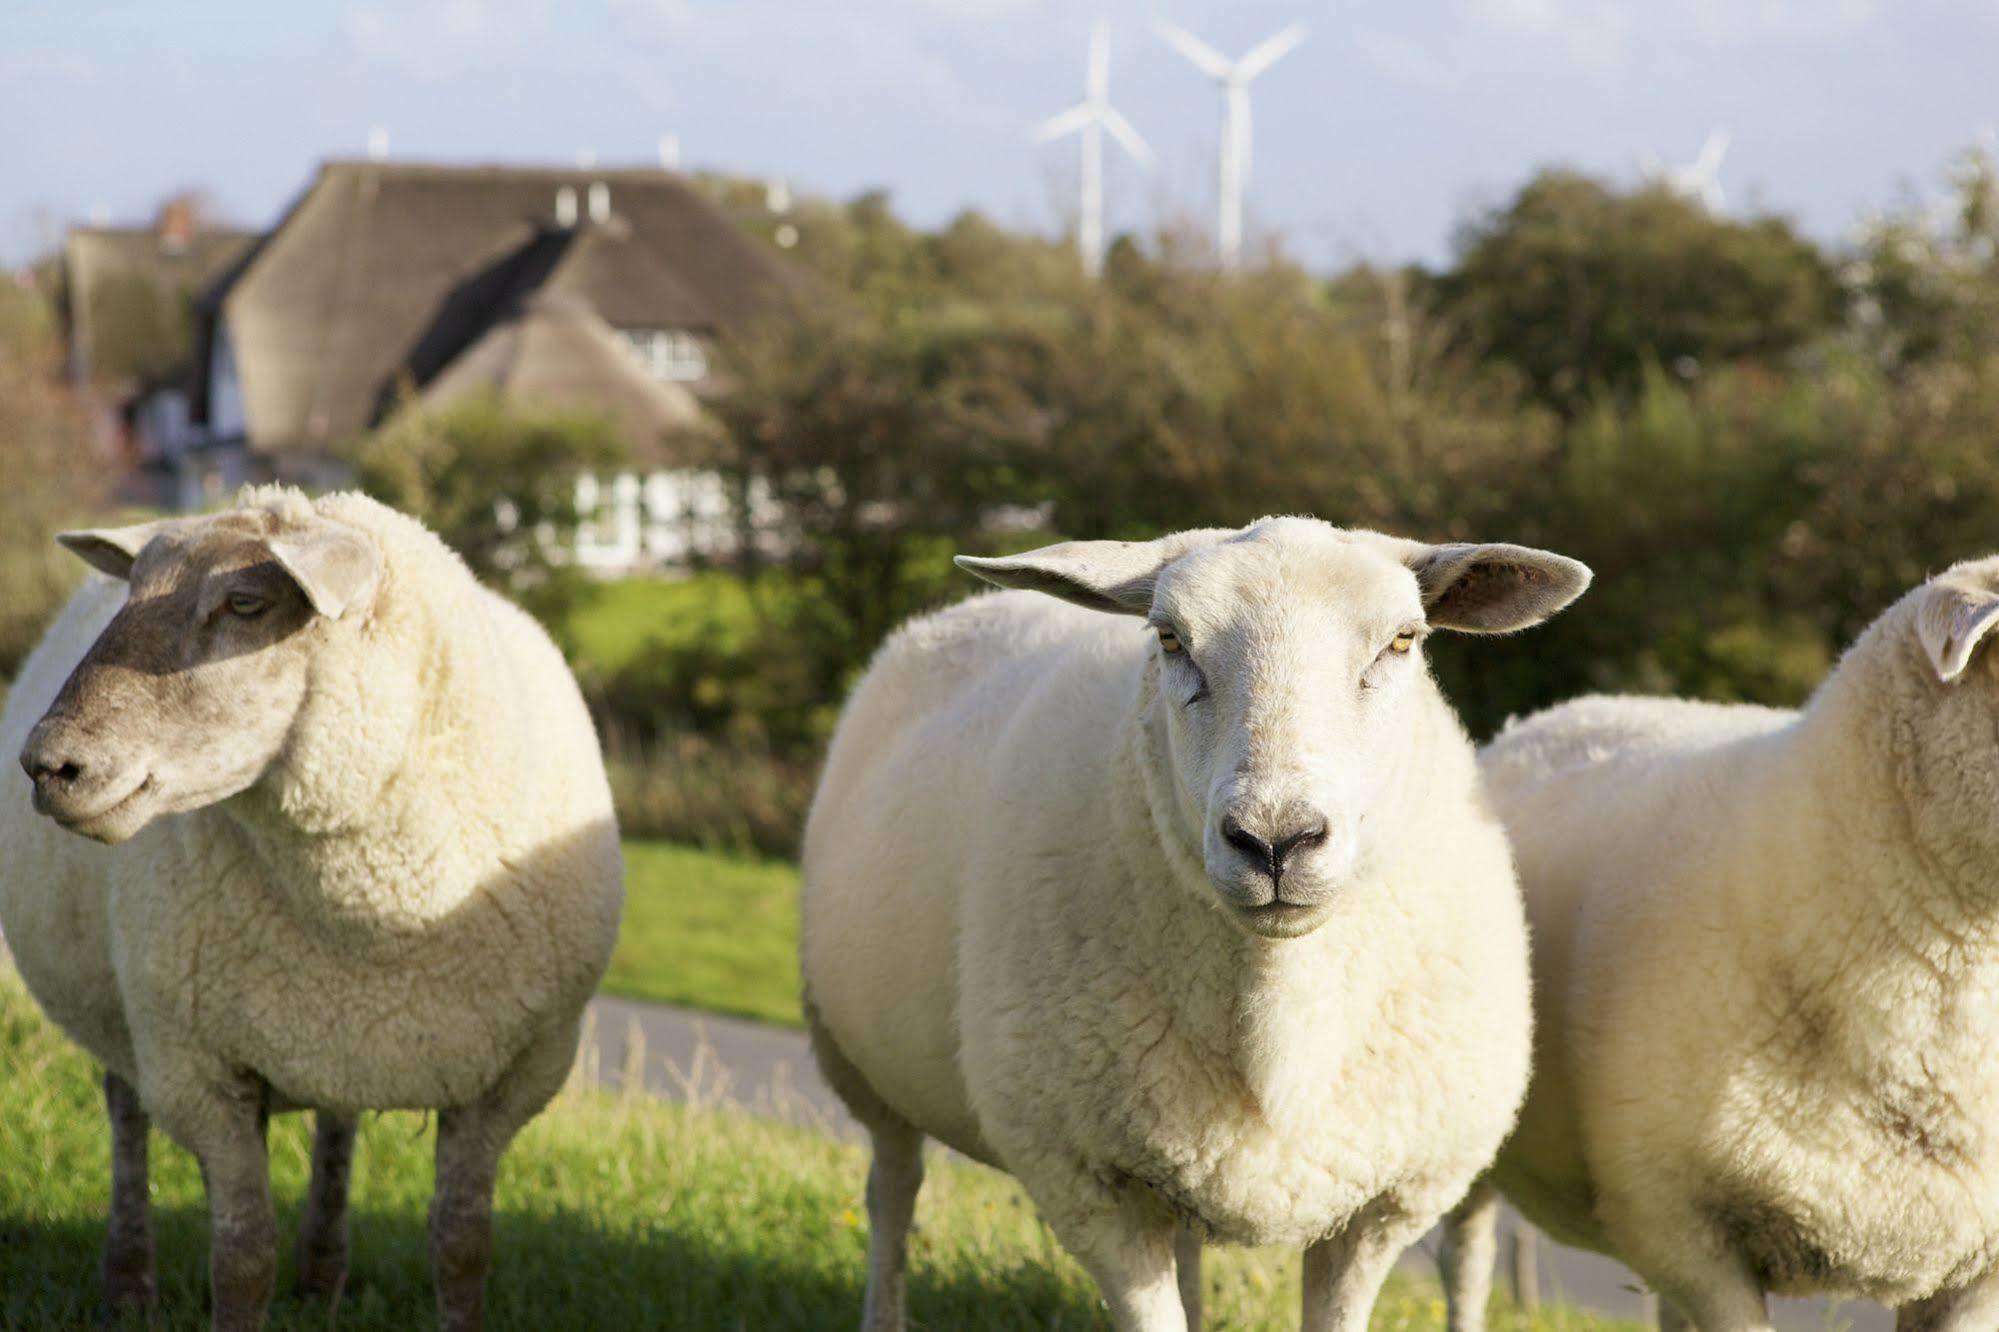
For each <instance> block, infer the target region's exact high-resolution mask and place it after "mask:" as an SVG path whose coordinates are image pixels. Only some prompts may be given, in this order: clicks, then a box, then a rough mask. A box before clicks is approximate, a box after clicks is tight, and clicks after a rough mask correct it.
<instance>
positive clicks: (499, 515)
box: [349, 393, 626, 616]
mask: <svg viewBox="0 0 1999 1332" xmlns="http://www.w3.org/2000/svg"><path fill="white" fill-rule="evenodd" d="M349 457H350V460H351V461H352V462H353V465H354V472H355V480H356V483H357V484H358V485H359V486H360V487H361V489H363V490H365V491H367V492H368V493H369V494H370V495H373V496H374V497H375V498H376V499H378V500H381V501H382V502H383V503H384V504H388V505H391V506H393V507H395V508H398V509H401V510H402V511H403V512H405V513H411V514H415V515H416V516H417V517H419V518H421V519H423V520H424V522H425V523H427V524H429V525H430V527H431V529H432V530H433V531H435V532H436V533H437V534H438V535H439V536H441V537H443V538H444V540H445V541H446V542H448V543H449V544H450V545H451V547H452V549H454V550H456V551H457V552H458V553H459V554H460V555H461V556H463V557H464V559H465V562H466V564H468V565H470V566H471V569H472V572H473V573H474V574H476V575H477V576H478V577H479V578H480V579H481V580H483V581H485V582H488V583H490V584H492V585H494V586H496V587H499V588H501V589H503V590H506V591H509V592H511V593H513V594H515V595H516V596H519V597H520V598H521V599H522V600H523V601H524V602H525V603H526V604H528V605H529V608H530V609H534V610H537V611H538V612H540V613H544V614H546V615H550V616H553V615H556V614H559V613H560V610H561V608H562V607H564V606H565V605H566V604H567V603H568V600H569V598H570V597H572V596H573V595H574V594H575V591H576V589H577V587H578V585H579V583H580V579H581V575H580V574H579V573H578V572H577V571H576V570H575V568H574V567H573V566H570V565H566V564H564V563H562V562H561V561H560V559H559V557H558V552H560V551H563V550H566V549H569V548H571V547H572V545H573V543H574V538H575V534H576V527H577V522H578V514H577V512H576V479H577V477H578V476H579V475H581V474H582V473H584V472H586V471H597V470H604V469H608V468H614V467H616V466H618V465H619V464H621V463H622V462H623V461H624V460H625V457H626V446H625V443H624V441H623V440H622V438H621V437H620V436H619V434H618V431H617V427H616V426H615V425H614V424H613V422H612V420H611V418H610V417H608V416H605V415H601V414H598V413H592V412H583V411H574V410H569V409H565V408H554V407H543V406H537V405H535V404H532V403H528V404H523V403H517V402H513V401H511V400H509V399H505V398H502V397H500V396H499V395H497V394H492V393H482V394H476V395H473V396H471V397H468V398H465V399H463V400H462V401H459V402H456V403H453V404H451V405H450V406H448V407H445V408H442V409H439V410H434V411H433V410H428V409H425V408H423V407H421V406H419V405H418V404H417V403H415V402H414V401H411V402H408V403H406V404H405V405H404V406H403V407H402V408H401V410H399V411H398V412H396V414H395V415H393V416H392V417H390V418H389V420H388V422H387V423H386V424H384V425H383V426H382V427H381V428H380V429H378V430H376V431H374V432H373V433H372V434H368V435H365V436H363V437H361V438H360V439H359V440H357V441H355V443H354V444H353V445H352V447H351V448H350V450H349Z"/></svg>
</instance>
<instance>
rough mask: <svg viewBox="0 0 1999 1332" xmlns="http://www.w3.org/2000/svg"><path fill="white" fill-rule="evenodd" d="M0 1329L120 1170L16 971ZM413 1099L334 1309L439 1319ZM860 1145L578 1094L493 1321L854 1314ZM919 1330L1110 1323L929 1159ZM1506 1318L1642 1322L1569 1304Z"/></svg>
mask: <svg viewBox="0 0 1999 1332" xmlns="http://www.w3.org/2000/svg"><path fill="white" fill-rule="evenodd" d="M0 1070H4V1072H0V1327H4V1328H37V1329H41V1328H51V1329H55V1328H81V1327H87V1326H90V1324H91V1319H92V1317H93V1313H94V1302H95V1300H96V1294H97V1255H98V1246H99V1243H100V1241H101V1239H102V1225H103V1209H104V1202H105V1196H106V1191H107V1189H108V1187H109V1185H108V1164H107V1148H106V1139H105V1128H104V1118H103V1114H102V1111H101V1109H100V1104H101V1103H100V1100H99V1096H98V1083H97V1073H96V1070H95V1068H94V1067H93V1066H91V1065H90V1063H89V1062H88V1061H87V1060H86V1059H85V1057H84V1056H83V1055H82V1054H80V1053H79V1052H77V1051H76V1049H75V1048H74V1047H72V1046H71V1045H69V1043H68V1042H67V1041H65V1040H64V1039H63V1038H62V1037H61V1036H60V1035H59V1034H58V1033H57V1032H56V1031H55V1030H54V1028H52V1027H51V1026H49V1025H48V1024H47V1023H46V1022H45V1021H43V1019H42V1018H41V1016H40V1015H39V1013H38V1012H37V1011H36V1010H35V1008H34V1006H33V1004H32V1003H31V1002H30V1001H29V1000H28V998H27V996H26V994H25V992H24V991H23V990H22V989H21V986H20V982H19V981H18V979H16V978H15V976H14V975H13V973H12V972H11V970H5V969H4V967H0ZM305 1128H306V1121H305V1120H304V1118H303V1117H301V1116H295V1115H293V1116H284V1117H282V1118H281V1119H279V1120H278V1121H277V1122H276V1123H275V1124H274V1126H273V1129H272V1133H271V1156H272V1161H273V1176H274V1179H275V1182H276V1191H277V1196H278V1206H279V1213H280V1217H281V1226H282V1227H283V1228H284V1231H285V1233H284V1236H283V1242H284V1244H285V1245H286V1249H285V1252H286V1259H285V1267H284V1270H283V1272H282V1273H281V1276H280V1287H281V1289H283V1288H284V1287H285V1286H286V1285H287V1284H288V1282H289V1279H290V1259H289V1245H290V1238H291V1236H290V1227H291V1225H292V1224H294V1221H295V1217H296V1213H297V1209H298V1203H299V1199H300V1196H301V1194H302V1191H303V1188H304V1182H305V1176H306V1162H307V1152H308V1146H309V1143H308V1139H307V1136H306V1134H305V1132H304V1130H305ZM428 1130H429V1125H428V1123H427V1122H426V1120H425V1119H423V1118H422V1117H420V1116H417V1115H413V1114H396V1115H381V1116H374V1117H371V1118H370V1119H369V1120H368V1121H367V1123H366V1124H365V1125H364V1128H363V1132H362V1139H361V1146H360V1150H359V1153H358V1155H357V1157H356V1164H355V1176H354V1189H353V1218H352V1227H353V1257H352V1264H351V1268H350V1275H349V1278H348V1284H347V1289H346V1294H345V1297H344V1299H343V1301H342V1303H341V1306H340V1308H339V1311H338V1312H339V1319H338V1326H339V1327H341V1328H343V1329H348V1332H365V1330H367V1329H405V1328H410V1327H421V1326H425V1325H427V1324H428V1323H429V1322H430V1320H431V1316H432V1315H431V1293H430V1279H429V1275H428V1273H427V1271H426V1268H425V1259H424V1239H423V1216H424V1208H425V1205H426V1202H427V1199H428V1197H429V1193H430V1183H431V1167H430V1149H431V1141H430V1133H429V1131H428ZM863 1170H864V1160H863V1153H862V1151H861V1150H860V1149H859V1148H858V1147H854V1146H851V1145H847V1144H843V1143H839V1142H836V1141H834V1140H832V1139H829V1138H825V1137H821V1136H819V1135H817V1134H813V1133H810V1132H807V1131H804V1130H800V1129H792V1128H787V1127H783V1126H779V1125H776V1124H772V1123H768V1122H765V1121H762V1120H756V1119H751V1118H749V1117H747V1116H745V1115H742V1114H739V1113H736V1112H733V1111H727V1110H704V1111H690V1110H687V1109H684V1108H681V1107H677V1106H672V1105H667V1104H662V1103H659V1102H655V1101H652V1100H649V1099H646V1098H640V1097H631V1098H616V1097H613V1096H611V1095H608V1094H606V1093H602V1092H571V1093H567V1094H565V1095H564V1096H563V1097H562V1098H560V1099H559V1100H558V1101H557V1102H556V1103H555V1105H554V1106H552V1107H551V1108H550V1109H549V1110H548V1111H547V1112H546V1113H545V1114H543V1115H542V1117H541V1118H540V1119H538V1120H536V1121H535V1122H534V1123H533V1124H531V1125H530V1126H529V1127H528V1129H527V1131H526V1132H525V1133H523V1134H522V1136H521V1138H520V1140H519V1141H518V1142H517V1143H516V1144H515V1146H514V1149H513V1151H512V1152H511V1153H509V1155H508V1157H507V1160H506V1165H505V1168H504V1170H503V1172H502V1175H501V1180H500V1189H499V1198H498V1219H497V1221H496V1224H495V1246H496V1252H495V1261H494V1267H493V1277H492V1284H491V1288H490V1298H489V1315H490V1317H489V1322H490V1325H491V1326H492V1327H494V1328H496V1329H507V1328H524V1329H526V1328H532V1329H537V1330H546V1329H567V1328H579V1329H581V1328H593V1329H594V1328H636V1327H658V1328H676V1329H709V1328H714V1329H748V1328H753V1329H759V1330H762V1329H785V1328H801V1329H803V1328H811V1329H818V1328H839V1327H851V1326H853V1325H854V1323H855V1322H856V1321H857V1320H858V1317H859V1311H860V1299H861V1282H862V1278H863V1270H862V1267H863V1262H862V1260H863V1255H864V1253H865V1251H866V1245H867V1234H866V1222H865V1221H864V1219H863V1216H862V1210H861V1201H860V1193H861V1181H862V1174H863ZM153 1202H154V1208H155V1225H156V1233H157V1236H158V1244H159V1275H160V1298H161V1310H160V1318H159V1319H158V1320H157V1321H156V1323H155V1324H154V1326H156V1327H160V1328H166V1329H179V1328H189V1329H192V1328H200V1327H205V1326H206V1322H205V1318H206V1314H205V1311H204V1307H203V1306H204V1299H205V1296H204V1289H205V1283H206V1266H205V1264H206V1257H205V1255H206V1251H207V1230H206V1219H205V1213H204V1210H203V1203H202V1194H201V1186H200V1181H199V1178H198V1176H197V1172H196V1170H195V1167H194V1163H193V1161H192V1160H191V1159H190V1158H189V1157H188V1156H187V1155H186V1154H185V1153H183V1152H181V1151H180V1150H179V1149H177V1148H175V1147H173V1146H172V1145H171V1144H169V1143H167V1142H165V1140H164V1139H161V1138H159V1137H158V1136H157V1135H155V1138H154V1151H153ZM917 1224H918V1232H917V1235H916V1237H915V1241H914V1253H913V1258H912V1275H911V1322H912V1326H914V1327H917V1328H968V1329H977V1328H991V1329H998V1328H1023V1329H1024V1328H1100V1327H1103V1326H1106V1321H1107V1320H1106V1319H1105V1317H1104V1315H1103V1313H1102V1312H1101V1308H1100V1305H1099V1304H1098V1301H1097V1298H1096V1295H1095V1293H1094V1291H1093V1289H1092V1288H1091V1286H1090V1284H1089V1282H1088V1279H1087V1278H1086V1277H1084V1276H1083V1274H1082V1273H1081V1271H1080V1270H1079V1269H1078V1268H1077V1267H1076V1265H1075V1264H1074V1263H1073V1262H1072V1261H1070V1260H1069V1258H1068V1257H1067V1256H1066V1255H1064V1254H1063V1253H1062V1252H1061V1251H1060V1249H1059V1248H1058V1247H1057V1246H1056V1244H1055V1242H1054V1240H1053V1238H1052V1236H1050V1234H1049V1233H1048V1231H1047V1229H1046V1227H1044V1226H1043V1225H1041V1223H1040V1222H1039V1221H1038V1220H1037V1219H1036V1218H1035V1216H1034V1214H1033V1212H1032V1210H1031V1209H1030V1208H1029V1206H1028V1205H1027V1202H1026V1200H1025V1198H1024V1197H1023V1196H1022V1194H1021V1193H1020V1191H1019V1189H1018V1187H1017V1186H1015V1185H1014V1184H1013V1183H1012V1182H1011V1181H1009V1180H1007V1179H1006V1178H1005V1177H1003V1176H1001V1175H998V1174H995V1173H993V1172H991V1171H988V1170H984V1169H981V1168H979V1167H976V1166H969V1165H963V1164H959V1163H955V1162H952V1161H948V1160H938V1161H934V1162H933V1164H932V1169H931V1172H930V1178H929V1180H928V1182H927V1183H926V1185H925V1187H924V1192H923V1198H922V1203H921V1206H920V1209H919V1212H918V1216H917ZM1296 1267H1297V1263H1296V1260H1295V1258H1293V1257H1291V1256H1289V1255H1283V1254H1270V1253H1260V1252H1256V1253H1243V1252H1232V1253H1222V1254H1218V1255H1217V1256H1216V1257H1215V1258H1214V1260H1213V1261H1211V1262H1210V1263H1209V1264H1208V1300H1209V1308H1210V1310H1211V1311H1212V1321H1213V1324H1214V1325H1215V1326H1217V1327H1230V1328H1289V1327H1295V1326H1296V1320H1297V1311H1296V1300H1297V1275H1296ZM271 1323H272V1326H273V1327H275V1328H281V1329H282V1328H298V1329H306V1328H311V1329H320V1328H325V1327H327V1326H328V1320H327V1310H326V1308H325V1306H324V1305H323V1304H318V1303H313V1302H308V1301H302V1300H298V1299H294V1298H290V1297H288V1296H284V1295H281V1296H280V1297H279V1300H278V1302H277V1304H276V1305H275V1306H274V1308H273V1310H272V1320H271ZM1442 1325H1443V1324H1442V1305H1441V1302H1440V1301H1439V1299H1438V1297H1437V1292H1436V1289H1435V1287H1434V1286H1433V1285H1430V1284H1428V1283H1424V1282H1419V1281H1415V1280H1405V1279H1401V1278H1398V1279H1397V1280H1396V1282H1395V1284H1394V1285H1392V1286H1391V1288H1390V1290H1389V1291H1388V1293H1387V1294H1386V1296H1385V1297H1384V1299H1383V1301H1382V1305H1381V1307H1380V1309H1379V1310H1378V1312H1377V1313H1376V1315H1375V1320H1374V1327H1375V1329H1376V1330H1377V1332H1389V1330H1394V1332H1414V1330H1415V1329H1436V1328H1441V1327H1442ZM1495 1327H1496V1328H1498V1329H1500V1332H1525V1330H1526V1329H1529V1328H1531V1329H1533V1332H1597V1330H1598V1329H1604V1330H1608V1329H1612V1328H1620V1329H1629V1328H1630V1327H1631V1325H1630V1324H1624V1323H1615V1322H1612V1321H1609V1320H1604V1319H1598V1318H1595V1317H1592V1316H1589V1315H1584V1314H1579V1313H1575V1312H1573V1311H1568V1310H1561V1309H1557V1310H1553V1311H1548V1312H1544V1313H1543V1314H1542V1315H1541V1316H1539V1317H1537V1318H1536V1319H1534V1320H1533V1321H1532V1322H1531V1323H1530V1322H1529V1321H1528V1320H1525V1319H1523V1318H1520V1317H1519V1316H1517V1315H1512V1314H1506V1315H1504V1316H1502V1317H1501V1319H1500V1320H1499V1321H1498V1322H1497V1323H1496V1324H1495Z"/></svg>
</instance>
